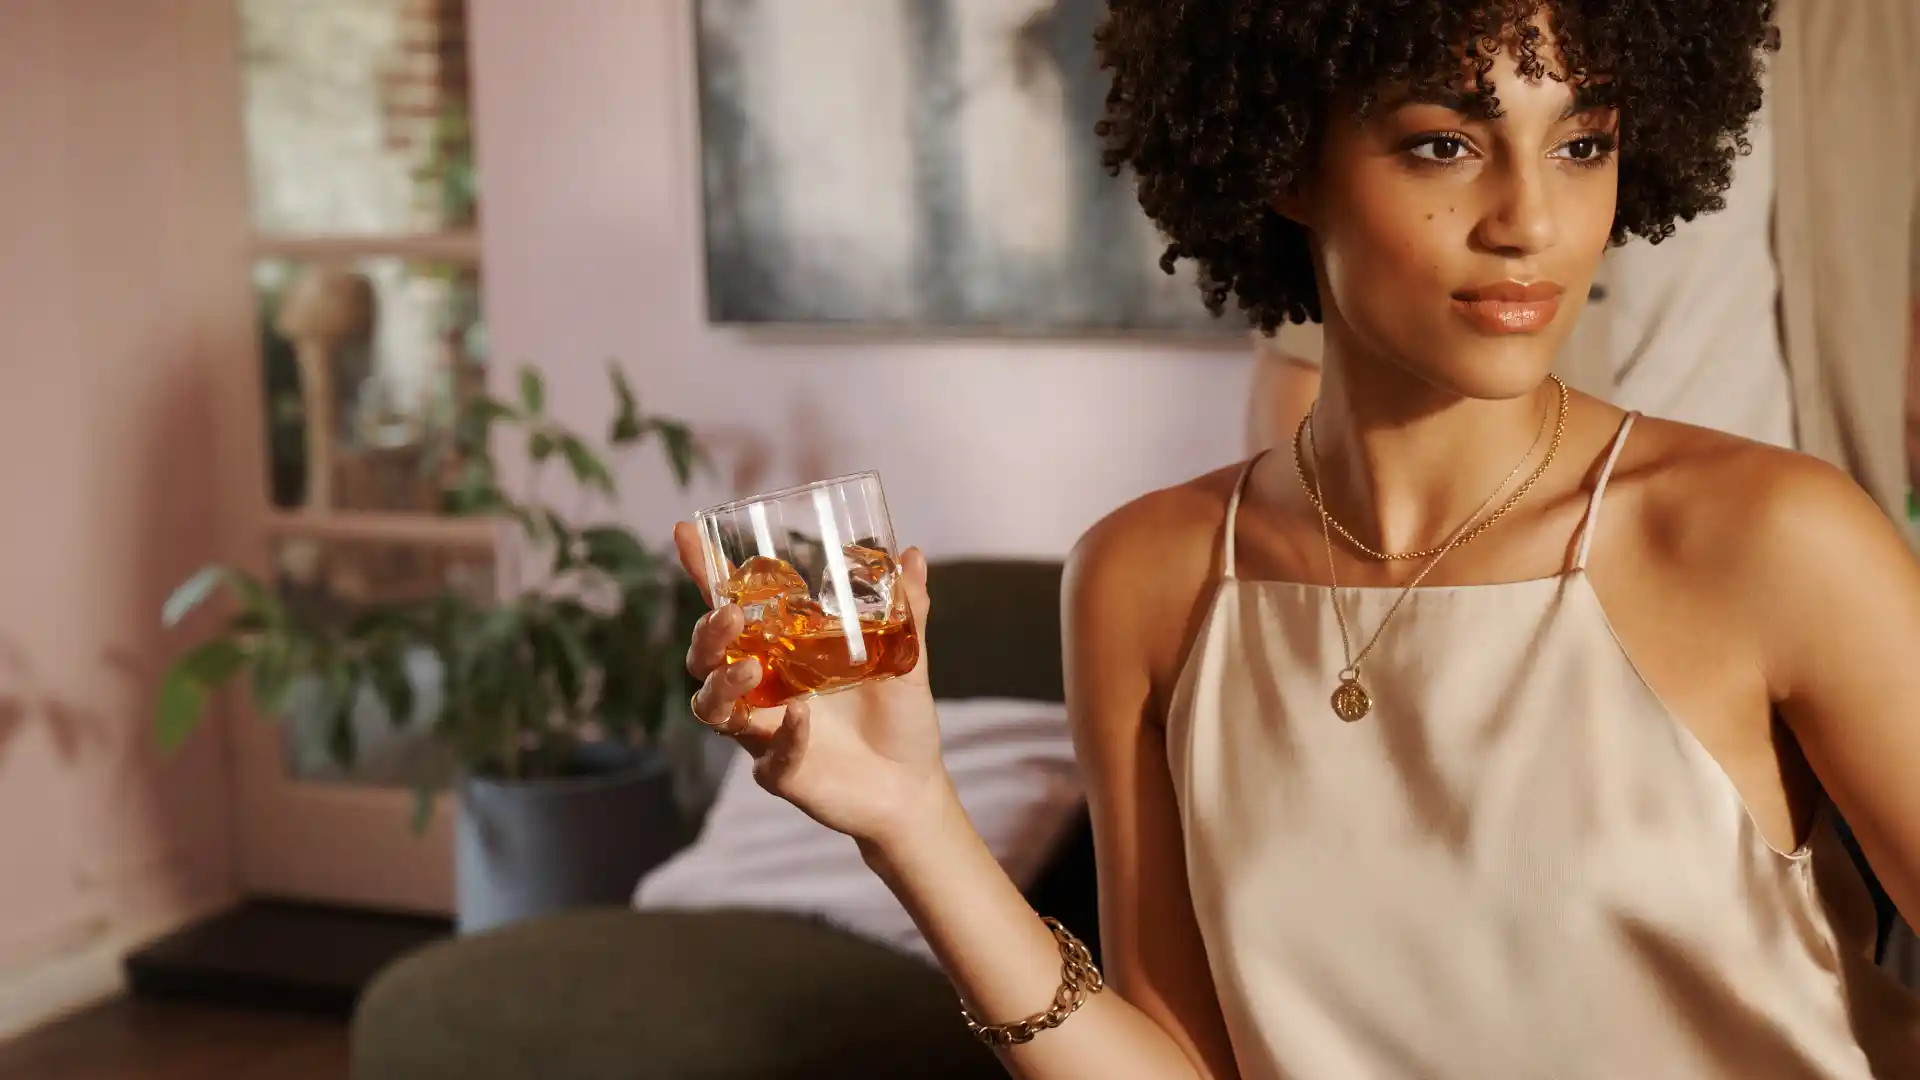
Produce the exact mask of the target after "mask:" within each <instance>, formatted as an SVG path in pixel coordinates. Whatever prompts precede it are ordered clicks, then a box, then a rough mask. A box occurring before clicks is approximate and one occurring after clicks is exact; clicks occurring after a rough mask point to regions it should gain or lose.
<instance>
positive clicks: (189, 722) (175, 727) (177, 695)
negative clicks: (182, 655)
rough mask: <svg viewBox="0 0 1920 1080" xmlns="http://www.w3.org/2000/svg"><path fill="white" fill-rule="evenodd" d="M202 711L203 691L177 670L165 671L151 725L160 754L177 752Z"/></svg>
mask: <svg viewBox="0 0 1920 1080" xmlns="http://www.w3.org/2000/svg"><path fill="white" fill-rule="evenodd" d="M206 709H207V688H206V687H204V686H202V685H200V683H199V682H198V681H196V680H195V679H194V678H193V676H192V675H190V674H188V673H187V672H185V671H182V670H181V669H180V668H179V667H177V666H176V667H173V668H171V669H169V670H168V671H167V675H166V678H165V679H163V680H161V683H160V712H159V716H158V718H157V719H156V721H155V723H154V737H155V739H156V740H157V741H158V742H159V744H160V750H161V752H162V753H165V754H171V753H173V752H175V751H177V750H179V749H180V747H181V746H182V745H183V744H185V743H186V741H187V736H189V735H191V734H193V729H194V728H196V727H198V726H200V719H201V717H202V716H203V715H204V714H205V713H206Z"/></svg>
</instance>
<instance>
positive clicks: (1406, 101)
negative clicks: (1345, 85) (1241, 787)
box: [1381, 81, 1613, 120]
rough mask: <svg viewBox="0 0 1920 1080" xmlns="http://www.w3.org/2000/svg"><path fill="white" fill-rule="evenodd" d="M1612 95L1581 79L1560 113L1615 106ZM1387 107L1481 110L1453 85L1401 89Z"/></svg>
mask: <svg viewBox="0 0 1920 1080" xmlns="http://www.w3.org/2000/svg"><path fill="white" fill-rule="evenodd" d="M1611 99H1612V95H1611V94H1610V93H1608V92H1607V89H1606V87H1605V85H1604V84H1602V83H1593V82H1585V81H1583V82H1578V83H1575V84H1574V85H1573V93H1572V95H1571V96H1570V97H1569V98H1568V99H1567V107H1566V109H1564V110H1563V111H1562V112H1561V113H1560V119H1562V120H1571V119H1573V118H1574V117H1576V116H1579V115H1580V114H1581V113H1586V112H1592V111H1593V110H1595V109H1605V108H1611V107H1612V105H1613V102H1612V100H1611ZM1381 105H1382V106H1383V107H1384V110H1385V111H1387V112H1391V111H1393V110H1395V109H1400V108H1404V107H1406V106H1408V105H1437V106H1439V107H1441V108H1443V109H1452V110H1453V111H1454V112H1457V113H1460V114H1462V115H1465V116H1472V115H1477V114H1479V113H1481V112H1483V111H1484V110H1483V109H1481V108H1480V107H1479V106H1478V105H1477V103H1476V101H1475V99H1473V98H1472V97H1471V96H1470V95H1468V94H1466V93H1463V92H1462V91H1460V90H1458V89H1456V88H1454V87H1452V86H1430V87H1421V88H1418V89H1408V90H1403V91H1400V92H1399V93H1397V94H1394V95H1391V96H1389V97H1387V98H1385V99H1384V100H1382V102H1381Z"/></svg>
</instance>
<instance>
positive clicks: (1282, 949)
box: [1167, 417, 1920, 1080]
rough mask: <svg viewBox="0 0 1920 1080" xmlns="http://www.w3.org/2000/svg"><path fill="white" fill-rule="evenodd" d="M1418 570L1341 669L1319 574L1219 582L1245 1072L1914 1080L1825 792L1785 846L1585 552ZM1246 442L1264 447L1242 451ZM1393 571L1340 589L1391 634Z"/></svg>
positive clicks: (1182, 743)
mask: <svg viewBox="0 0 1920 1080" xmlns="http://www.w3.org/2000/svg"><path fill="white" fill-rule="evenodd" d="M1631 426H1632V418H1631V417H1629V418H1628V420H1627V422H1626V423H1625V424H1623V425H1622V427H1621V430H1620V433H1619V435H1618V436H1617V437H1616V439H1615V441H1614V445H1613V448H1612V452H1611V453H1610V455H1609V458H1608V461H1607V463H1606V466H1605V469H1604V470H1603V471H1602V473H1601V477H1600V479H1599V481H1598V482H1597V483H1596V484H1595V489H1594V492H1593V496H1592V501H1591V504H1590V506H1589V508H1588V513H1587V517H1586V521H1585V524H1584V525H1583V529H1582V535H1581V537H1580V539H1579V544H1578V545H1577V551H1578V554H1577V555H1576V557H1575V559H1574V563H1573V566H1572V568H1571V569H1570V570H1569V571H1567V572H1565V573H1563V574H1561V575H1559V576H1556V577H1552V578H1544V579H1539V580H1533V581H1521V582H1515V583H1510V584H1496V585H1476V586H1459V587H1431V588H1420V589H1416V590H1415V591H1414V592H1413V593H1412V595H1410V596H1409V597H1408V598H1407V600H1406V602H1405V603H1404V604H1403V605H1402V607H1401V609H1400V612H1399V614H1398V615H1396V616H1395V617H1394V621H1393V624H1392V626H1390V627H1389V628H1388V630H1387V632H1386V634H1385V636H1384V637H1383V638H1382V640H1381V642H1380V644H1379V646H1378V647H1377V648H1376V650H1375V652H1374V653H1373V654H1372V655H1371V656H1369V658H1368V660H1367V664H1366V682H1367V686H1368V689H1369V690H1370V691H1371V692H1372V695H1373V699H1374V708H1373V712H1372V713H1371V714H1370V715H1368V716H1367V717H1365V718H1364V719H1362V720H1361V721H1359V722H1357V723H1351V724H1349V723H1345V722H1342V721H1341V720H1340V719H1339V718H1337V717H1336V716H1335V715H1334V714H1333V712H1332V709H1331V707H1330V706H1329V704H1328V698H1329V696H1330V695H1331V693H1332V691H1333V689H1334V687H1335V685H1336V681H1337V680H1336V678H1335V673H1336V672H1338V671H1339V670H1340V669H1341V667H1342V666H1343V655H1342V650H1341V644H1340V636H1339V631H1338V629H1337V627H1336V625H1335V623H1334V617H1333V612H1332V609H1331V607H1330V606H1329V604H1328V589H1327V588H1326V587H1325V586H1319V585H1303V584H1292V583H1287V582H1278V581H1253V580H1242V579H1240V578H1239V577H1237V576H1236V575H1235V568H1234V546H1233V544H1234V542H1233V536H1234V522H1235V518H1236V515H1237V513H1238V510H1239V504H1240V494H1241V491H1242V490H1244V487H1245V484H1246V477H1245V474H1244V473H1243V474H1242V476H1241V479H1240V486H1239V487H1237V488H1236V489H1235V492H1234V495H1233V497H1232V499H1231V501H1230V503H1229V506H1228V510H1227V523H1226V540H1225V551H1224V553H1223V555H1224V558H1223V567H1224V580H1222V581H1221V582H1220V584H1219V587H1218V592H1217V595H1216V596H1215V598H1214V601H1213V606H1212V609H1211V611H1210V612H1209V614H1208V615H1207V618H1206V622H1205V625H1204V627H1203V629H1202V632H1201V633H1200V635H1199V637H1198V639H1197V641H1196V643H1195V645H1194V648H1193V651H1192V653H1191V655H1190V656H1189V657H1188V660H1187V664H1186V667H1185V670H1184V671H1183V673H1182V676H1181V679H1180V683H1179V688H1178V691H1177V693H1176V696H1175V701H1174V705H1173V709H1172V711H1171V714H1170V716H1169V720H1168V730H1167V744H1168V756H1169V761H1170V764H1171V768H1172V775H1173V782H1174V786H1175V790H1176V793H1177V796H1178V801H1179V809H1180V814H1181V818H1182V821H1183V825H1184V832H1185V844H1186V858H1187V868H1188V877H1189V882H1190V886H1191V891H1192V897H1193V905H1194V911H1195V913H1196V915H1197V916H1198V921H1199V926H1200V929H1201V932H1202V936H1203V938H1204V940H1205V942H1206V947H1207V956H1208V960H1209V962H1210V964H1211V966H1212V970H1213V977H1214V983H1215V987H1216V989H1217V992H1218V995H1219V999H1220V1003H1221V1006H1222V1008H1223V1010H1224V1012H1225V1016H1226V1020H1227V1025H1228V1028H1229V1030H1230V1031H1231V1034H1232V1039H1233V1046H1234V1052H1235V1054H1236V1056H1237V1059H1238V1062H1239V1066H1240V1070H1241V1075H1242V1077H1243V1078H1244V1080H1279V1078H1283V1077H1284V1078H1286V1080H1548V1078H1551V1080H1665V1078H1673V1080H1683V1078H1684V1080H1700V1078H1708V1077H1711V1078H1727V1080H1736V1078H1737V1080H1789V1078H1791V1080H1802V1078H1804V1080H1816V1078H1818V1080H1870V1078H1871V1080H1889V1078H1900V1080H1909V1078H1920V999H1916V998H1914V997H1913V996H1912V995H1911V994H1909V993H1908V992H1907V991H1906V990H1905V989H1903V988H1901V987H1900V986H1899V985H1898V984H1897V983H1895V982H1894V981H1893V979H1892V978H1891V977H1890V976H1888V975H1887V974H1886V973H1884V972H1882V971H1880V970H1879V969H1877V968H1875V967H1874V966H1873V964H1872V960H1871V952H1872V946H1873V930H1874V926H1873V922H1874V920H1873V912H1872V907H1871V903H1870V901H1869V899H1868V897H1867V894H1866V890H1865V886H1864V884H1863V883H1862V882H1861V880H1860V879H1859V876H1858V874H1857V872H1856V871H1855V869H1854V867H1853V865H1852V863H1851V862H1850V861H1849V859H1848V856H1847V853H1846V851H1845V849H1844V848H1843V847H1842V846H1841V844H1840V841H1839V837H1838V834H1837V833H1836V832H1835V830H1834V826H1833V824H1832V822H1831V821H1830V820H1829V819H1828V816H1827V812H1826V811H1824V810H1823V811H1822V812H1821V814H1820V815H1819V817H1818V818H1817V819H1816V821H1815V823H1814V827H1813V830H1812V833H1811V837H1810V839H1809V840H1808V841H1807V843H1806V845H1805V846H1804V847H1803V848H1802V849H1801V850H1799V851H1795V852H1791V853H1782V852H1779V851H1776V850H1774V849H1773V848H1772V847H1770V846H1769V844H1768V842H1767V841H1766V839H1765V838H1764V837H1763V836H1762V835H1761V834H1760V832H1759V830H1758V829H1757V828H1756V827H1755V825H1754V823H1753V820H1752V819H1751V817H1749V815H1748V813H1747V810H1746V807H1745V804H1744V803H1743V802H1742V800H1741V797H1740V795H1739V793H1738V792H1737V790H1736V789H1735V788H1734V786H1733V783H1732V781H1731V780H1729V779H1728V777H1727V775H1726V774H1725V773H1724V772H1723V771H1722V770H1721V769H1720V767H1719V765H1718V764H1717V763H1716V762H1715V760H1714V759H1713V758H1712V757H1711V756H1709V754H1708V753H1707V751H1706V750H1705V749H1704V748H1703V747H1702V746H1701V744H1700V743H1699V742H1698V741H1696V740H1695V739H1694V737H1693V735H1692V734H1691V732H1690V731H1689V730H1688V729H1687V728H1686V727H1684V726H1683V725H1682V724H1680V723H1679V722H1678V721H1677V720H1676V719H1675V718H1674V717H1673V716H1672V715H1671V714H1670V713H1669V711H1668V710H1667V708H1666V707H1665V706H1664V705H1663V704H1662V703H1661V701H1660V699H1659V698H1658V697H1656V696H1655V694H1654V692H1653V691H1652V690H1651V689H1650V688H1649V687H1648V685H1647V684H1646V682H1645V681H1643V680H1642V678H1641V676H1640V674H1639V673H1638V672H1637V671H1636V670H1635V668H1634V665H1633V662H1632V661H1631V660H1630V659H1629V658H1628V656H1627V655H1626V653H1625V652H1624V651H1622V649H1621V646H1620V644H1619V642H1618V641H1617V640H1616V639H1615V637H1614V634H1613V630H1612V628H1611V627H1610V626H1609V625H1608V622H1607V615H1606V612H1605V611H1604V610H1603V609H1602V607H1601V604H1600V601H1599V598H1598V596H1597V595H1596V594H1595V592H1594V590H1593V587H1592V585H1591V584H1590V583H1589V581H1588V579H1587V576H1586V562H1587V553H1588V547H1589V543H1590V541H1591V539H1592V532H1593V527H1594V523H1595V522H1596V521H1597V520H1598V517H1599V513H1600V506H1601V498H1602V496H1603V494H1604V493H1605V491H1606V477H1607V476H1608V475H1610V474H1611V472H1612V469H1613V463H1614V460H1615V459H1617V457H1618V454H1619V448H1620V446H1621V445H1622V444H1623V443H1624V441H1625V439H1626V436H1627V433H1628V431H1629V430H1630V429H1631ZM1250 468H1251V466H1249V469H1250ZM1398 592H1399V590H1398V589H1395V588H1345V589H1341V590H1340V596H1341V600H1342V603H1343V604H1344V605H1345V607H1346V611H1347V614H1348V618H1349V620H1350V622H1351V623H1352V624H1353V625H1354V626H1356V627H1357V628H1359V629H1358V633H1360V634H1362V635H1371V634H1372V632H1373V629H1374V628H1376V627H1378V626H1379V624H1380V620H1381V618H1382V617H1383V616H1384V615H1385V614H1386V611H1387V608H1388V607H1389V606H1391V605H1392V603H1393V601H1394V599H1395V597H1396V596H1397V594H1398Z"/></svg>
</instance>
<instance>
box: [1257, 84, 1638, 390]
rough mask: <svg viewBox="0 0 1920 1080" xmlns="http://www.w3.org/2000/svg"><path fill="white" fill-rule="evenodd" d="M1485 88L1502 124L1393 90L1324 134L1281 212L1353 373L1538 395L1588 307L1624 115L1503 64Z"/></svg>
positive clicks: (1609, 221)
mask: <svg viewBox="0 0 1920 1080" xmlns="http://www.w3.org/2000/svg"><path fill="white" fill-rule="evenodd" d="M1541 59H1542V60H1543V61H1546V62H1547V63H1548V66H1549V70H1552V63H1553V57H1552V56H1551V55H1550V54H1549V53H1547V51H1546V50H1544V49H1543V50H1542V53H1541ZM1489 78H1490V79H1491V81H1492V83H1493V86H1494V90H1495V92H1496V93H1497V95H1498V97H1499V102H1500V107H1501V115H1500V117H1499V118H1497V119H1492V120H1487V119H1478V118H1475V117H1473V116H1472V115H1470V114H1469V113H1467V112H1463V111H1460V109H1459V108H1456V107H1455V106H1457V105H1461V104H1462V103H1460V102H1452V103H1449V102H1446V101H1434V100H1416V99H1413V98H1410V97H1407V96H1405V95H1404V94H1401V95H1399V96H1396V95H1394V94H1391V93H1389V94H1384V95H1382V97H1381V99H1380V101H1379V104H1378V105H1377V106H1376V107H1375V108H1374V110H1373V111H1372V113H1371V114H1370V115H1369V116H1368V117H1367V119H1366V120H1364V121H1362V122H1357V123H1335V124H1332V125H1330V128H1329V130H1328V132H1327V134H1326V137H1325V140H1324V142H1323V146H1322V150H1321V155H1320V159H1319V162H1318V167H1317V169H1316V171H1315V173H1314V176H1313V178H1312V180H1311V181H1310V182H1309V183H1308V184H1307V185H1306V186H1305V188H1304V189H1303V191H1302V192H1301V193H1300V195H1299V196H1298V197H1296V198H1293V199H1290V200H1288V202H1287V204H1286V205H1285V206H1283V210H1284V211H1285V212H1287V213H1288V214H1289V216H1292V217H1294V218H1296V219H1298V220H1300V221H1301V222H1302V223H1303V224H1305V225H1306V226H1307V228H1308V230H1309V231H1310V233H1311V234H1312V237H1313V244H1314V254H1315V260H1316V269H1317V271H1318V272H1319V279H1320V283H1321V286H1320V287H1321V300H1322V306H1323V310H1324V313H1325V316H1326V324H1327V334H1328V336H1329V338H1330V339H1333V340H1335V341H1336V342H1338V343H1339V345H1340V346H1341V347H1342V349H1343V350H1344V354H1345V355H1347V356H1348V358H1349V360H1350V361H1357V362H1365V359H1364V358H1368V357H1374V358H1379V359H1381V360H1384V361H1385V362H1387V363H1392V364H1395V365H1397V366H1399V367H1401V368H1403V369H1404V370H1407V371H1409V372H1411V373H1413V374H1415V375H1416V376H1418V377H1419V378H1421V379H1422V380H1424V381H1426V382H1428V383H1430V384H1432V385H1434V386H1436V387H1438V388H1440V389H1443V390H1446V391H1448V392H1450V393H1456V394H1460V395H1463V396H1467V397H1475V398H1507V397H1514V396H1518V395H1520V394H1524V393H1526V392H1528V391H1529V390H1532V389H1533V388H1534V387H1536V386H1537V385H1538V384H1539V382H1540V380H1541V379H1542V378H1544V377H1545V374H1546V372H1547V370H1548V368H1549V367H1550V365H1551V364H1552V361H1553V357H1554V355H1555V354H1556V353H1557V352H1558V351H1559V349H1560V346H1561V344H1562V343H1563V342H1564V341H1565V340H1566V338H1567V335H1568V334H1569V333H1571V332H1572V330H1573V326H1574V323H1575V321H1576V320H1578V319H1579V317H1580V313H1581V311H1582V310H1584V308H1585V307H1586V299H1587V288H1588V285H1589V283H1590V282H1591V280H1592V277H1593V273H1594V268H1595V267H1596V266H1597V265H1598V263H1599V260H1600V256H1601V253H1602V252H1603V251H1604V250H1605V248H1606V245H1607V238H1608V234H1609V232H1610V231H1611V229H1612V226H1613V211H1614V200H1615V197H1616V194H1617V189H1618V171H1617V164H1616V158H1617V155H1616V153H1615V148H1616V140H1617V131H1618V122H1617V121H1618V118H1617V116H1616V115H1615V114H1614V113H1613V112H1612V111H1611V110H1608V109H1602V108H1597V107H1593V106H1592V105H1591V104H1590V103H1589V102H1588V101H1586V100H1584V95H1580V94H1577V93H1576V88H1574V87H1570V86H1568V85H1567V84H1565V83H1561V82H1557V81H1555V80H1553V79H1550V78H1549V79H1541V80H1539V81H1537V82H1535V81H1531V80H1528V79H1526V78H1524V77H1523V76H1521V74H1520V73H1519V72H1518V71H1517V70H1516V69H1515V66H1514V62H1513V59H1512V57H1511V55H1509V53H1508V52H1502V53H1501V54H1500V55H1499V56H1497V57H1496V58H1495V64H1494V68H1493V70H1492V71H1491V72H1490V73H1489Z"/></svg>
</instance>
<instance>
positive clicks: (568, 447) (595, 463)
mask: <svg viewBox="0 0 1920 1080" xmlns="http://www.w3.org/2000/svg"><path fill="white" fill-rule="evenodd" d="M560 450H561V452H562V453H564V454H566V456H567V467H568V468H570V469H572V470H573V478H574V479H575V480H578V481H579V482H580V486H582V487H594V488H599V489H600V490H601V491H603V492H605V493H607V494H608V495H612V494H613V474H612V473H610V472H608V471H607V467H606V465H605V464H603V463H602V462H601V461H600V459H599V458H598V457H595V456H594V453H593V451H591V450H589V449H587V444H586V443H583V442H581V441H580V440H579V439H578V438H577V437H575V436H573V435H562V436H560Z"/></svg>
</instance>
